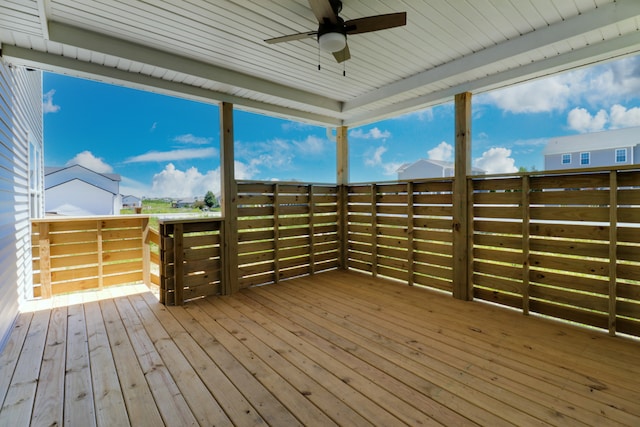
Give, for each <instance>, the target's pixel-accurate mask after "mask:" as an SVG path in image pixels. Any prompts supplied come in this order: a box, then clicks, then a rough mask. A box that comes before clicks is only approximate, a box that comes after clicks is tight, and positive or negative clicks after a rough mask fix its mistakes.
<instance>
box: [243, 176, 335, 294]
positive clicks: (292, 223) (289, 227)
mask: <svg viewBox="0 0 640 427" xmlns="http://www.w3.org/2000/svg"><path fill="white" fill-rule="evenodd" d="M237 203H238V276H239V277H238V281H239V285H240V287H247V286H250V285H257V284H264V283H273V282H278V281H280V280H282V279H287V278H290V277H295V276H301V275H305V274H314V273H316V272H319V271H323V270H328V269H335V268H336V267H337V266H338V190H337V186H335V185H319V184H296V183H289V184H286V183H274V182H270V183H265V182H239V183H238V197H237Z"/></svg>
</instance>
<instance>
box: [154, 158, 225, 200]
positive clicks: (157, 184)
mask: <svg viewBox="0 0 640 427" xmlns="http://www.w3.org/2000/svg"><path fill="white" fill-rule="evenodd" d="M207 191H213V192H214V193H215V194H219V193H220V168H216V169H215V170H210V171H208V172H206V173H205V174H202V173H200V172H199V171H198V169H197V168H195V167H191V168H189V169H187V170H185V171H182V170H179V169H176V167H175V166H174V165H173V163H169V164H168V165H167V166H166V167H165V168H164V169H163V170H162V171H161V172H159V173H157V174H155V175H153V178H152V184H151V194H152V196H154V197H195V196H204V195H205V194H206V193H207Z"/></svg>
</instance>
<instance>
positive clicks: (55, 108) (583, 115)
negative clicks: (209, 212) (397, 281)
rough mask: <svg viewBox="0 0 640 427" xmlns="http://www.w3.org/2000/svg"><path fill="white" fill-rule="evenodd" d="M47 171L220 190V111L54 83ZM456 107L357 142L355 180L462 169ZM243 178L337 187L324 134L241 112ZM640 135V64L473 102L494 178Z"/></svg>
mask: <svg viewBox="0 0 640 427" xmlns="http://www.w3.org/2000/svg"><path fill="white" fill-rule="evenodd" d="M43 111H44V113H45V116H44V126H45V164H46V165H47V166H64V165H69V164H74V163H77V164H82V165H84V166H87V167H89V168H92V169H94V170H96V171H99V172H110V173H117V174H120V175H121V177H122V182H121V192H122V193H123V194H135V195H138V196H145V197H164V196H166V197H187V196H204V194H205V193H206V191H208V190H212V191H214V192H218V191H219V188H220V183H219V182H220V180H219V172H220V169H219V167H220V156H219V154H220V151H219V137H218V128H219V124H218V120H219V118H218V107H217V105H212V104H204V103H198V102H193V101H187V100H183V99H179V98H173V97H168V96H164V95H158V94H154V93H150V92H144V91H137V90H133V89H127V88H123V87H118V86H111V85H106V84H102V83H97V82H93V81H89V80H82V79H75V78H71V77H67V76H62V75H57V74H49V73H45V75H44V82H43ZM453 113H454V111H453V103H452V102H451V103H448V104H444V105H440V106H437V107H434V108H430V109H426V110H421V111H417V112H414V113H410V114H407V115H404V116H401V117H396V118H393V119H388V120H383V121H380V122H377V123H373V124H370V125H367V126H362V127H358V128H354V129H350V131H349V144H350V168H351V171H350V180H351V181H352V182H363V181H389V180H393V179H395V177H396V170H397V169H398V167H399V166H400V165H401V164H403V163H406V162H413V161H415V160H418V159H420V158H432V159H437V160H453V143H454V133H453V132H454V131H453V125H454V114H453ZM234 123H235V140H236V143H235V151H236V159H235V160H236V178H238V179H258V180H281V181H291V180H299V181H307V182H327V183H328V182H335V164H336V155H335V142H333V141H332V140H331V138H330V137H329V136H328V134H327V130H326V129H325V128H323V127H318V126H312V125H308V124H304V123H298V122H292V121H287V120H282V119H277V118H272V117H268V116H264V115H258V114H252V113H247V112H242V111H236V112H235V115H234ZM630 126H640V56H637V57H630V58H625V59H621V60H618V61H615V62H609V63H606V64H601V65H597V66H594V67H591V68H584V69H579V70H575V71H571V72H568V73H564V74H561V75H557V76H553V77H550V78H546V79H541V80H536V81H532V82H529V83H525V84H521V85H518V86H513V87H510V88H506V89H502V90H496V91H492V92H488V93H484V94H477V95H474V97H473V127H472V130H473V134H472V141H473V142H472V156H473V163H474V166H477V167H480V168H482V169H485V170H486V171H487V172H488V173H502V172H512V171H514V170H517V168H519V167H522V166H523V167H526V168H527V169H531V168H536V169H538V170H540V169H542V168H543V156H542V149H543V148H544V145H545V143H546V141H547V139H548V138H551V137H555V136H563V135H572V134H577V133H584V132H596V131H603V130H607V129H616V128H623V127H630Z"/></svg>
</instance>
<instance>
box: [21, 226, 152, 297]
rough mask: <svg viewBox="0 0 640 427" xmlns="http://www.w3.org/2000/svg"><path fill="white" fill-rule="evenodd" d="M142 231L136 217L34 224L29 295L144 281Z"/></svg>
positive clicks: (53, 293) (51, 293)
mask: <svg viewBox="0 0 640 427" xmlns="http://www.w3.org/2000/svg"><path fill="white" fill-rule="evenodd" d="M147 227H148V217H146V216H140V215H136V216H134V217H128V216H121V217H118V216H114V217H96V218H92V219H84V218H82V219H78V218H45V219H36V220H33V226H32V229H33V234H32V236H31V240H32V242H33V271H34V275H33V285H34V296H42V297H50V296H51V295H55V294H60V293H67V292H73V291H78V290H88V289H92V288H95V287H98V288H100V287H102V286H113V285H123V284H128V283H132V282H137V281H141V280H144V275H143V269H144V268H143V265H144V257H145V255H144V253H145V252H144V246H145V244H147V243H145V242H143V238H142V236H143V233H144V232H145V230H147ZM35 289H38V290H37V291H36V290H35Z"/></svg>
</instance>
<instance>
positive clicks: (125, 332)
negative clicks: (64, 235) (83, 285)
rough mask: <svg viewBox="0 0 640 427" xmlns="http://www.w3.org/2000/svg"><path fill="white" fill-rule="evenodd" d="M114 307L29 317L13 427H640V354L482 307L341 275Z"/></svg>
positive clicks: (73, 299) (85, 305) (10, 412)
mask: <svg viewBox="0 0 640 427" xmlns="http://www.w3.org/2000/svg"><path fill="white" fill-rule="evenodd" d="M109 292H110V294H109ZM104 293H105V292H103V294H104ZM127 293H128V294H127ZM106 294H107V295H106V296H107V298H106V299H102V300H100V301H93V300H92V299H94V297H99V296H101V295H97V294H94V293H90V294H76V295H70V296H67V297H65V298H57V299H56V300H53V301H52V302H53V304H54V305H55V306H53V307H48V308H46V307H45V308H43V307H42V306H41V307H39V308H40V309H38V310H35V311H25V312H24V313H23V314H21V315H20V317H19V319H18V322H17V324H16V327H15V329H14V331H13V334H12V336H11V338H10V341H9V343H8V345H7V346H6V347H5V349H4V351H3V353H2V355H1V356H0V403H2V409H1V410H0V425H1V426H28V425H30V424H31V425H43V426H44V425H46V426H51V425H63V424H64V425H69V426H72V425H78V426H90V425H100V426H122V425H127V424H131V425H135V426H138V425H150V426H158V425H162V424H163V423H164V424H165V425H169V426H179V425H198V424H199V425H238V426H251V425H261V424H262V425H274V426H294V425H321V426H327V425H335V424H340V425H349V426H351V425H384V426H393V425H402V424H407V425H413V426H416V425H436V424H439V425H445V426H453V425H474V424H479V425H487V426H500V425H520V426H522V425H559V426H571V425H595V426H605V425H627V426H634V425H635V426H638V425H640V342H636V341H630V340H625V339H621V338H610V337H608V336H606V335H604V334H602V333H599V332H591V331H587V330H584V329H578V328H574V327H571V326H568V325H563V324H559V323H555V322H550V321H546V320H543V319H539V318H534V317H525V316H523V315H521V314H518V313H515V312H511V311H507V310H504V309H499V308H496V307H492V306H489V305H486V304H482V303H475V302H473V303H465V302H461V301H456V300H454V299H452V298H451V297H449V296H445V295H440V294H434V293H432V292H429V291H424V290H421V289H418V288H410V287H407V286H402V285H398V284H394V283H389V282H384V281H380V280H374V279H371V278H367V277H364V276H362V275H359V274H356V273H345V272H332V273H324V274H320V275H316V276H314V277H312V278H304V279H295V280H291V281H287V282H284V283H281V284H279V285H271V286H264V287H260V288H254V289H250V290H245V291H242V292H240V293H239V294H237V295H234V296H232V297H218V298H210V299H206V300H201V301H198V302H193V303H189V304H188V305H186V306H184V307H169V308H167V307H164V306H162V305H160V304H159V303H158V302H157V299H156V298H155V296H154V295H153V294H152V293H151V292H148V291H147V290H146V288H144V287H142V289H141V287H140V286H138V287H126V288H114V289H111V290H107V291H106ZM102 296H104V295H102ZM45 304H51V302H49V303H45Z"/></svg>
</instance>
